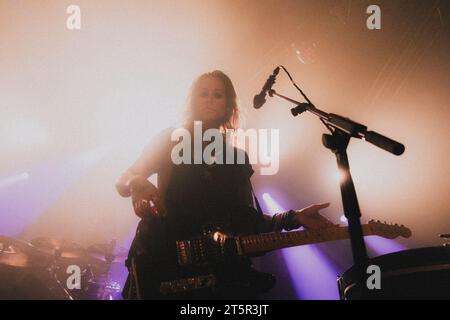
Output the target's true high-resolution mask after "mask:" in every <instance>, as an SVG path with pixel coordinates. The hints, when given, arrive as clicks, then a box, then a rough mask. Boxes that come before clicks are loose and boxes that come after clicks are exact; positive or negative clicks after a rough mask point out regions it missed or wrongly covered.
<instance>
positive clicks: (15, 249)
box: [0, 236, 42, 267]
mask: <svg viewBox="0 0 450 320" xmlns="http://www.w3.org/2000/svg"><path fill="white" fill-rule="evenodd" d="M38 255H39V254H38V252H37V250H36V248H34V247H33V245H32V244H31V243H28V242H26V241H23V240H18V239H14V238H11V237H6V236H0V264H3V265H8V266H12V267H30V266H31V265H33V264H34V263H35V262H39V261H42V259H36V258H38Z"/></svg>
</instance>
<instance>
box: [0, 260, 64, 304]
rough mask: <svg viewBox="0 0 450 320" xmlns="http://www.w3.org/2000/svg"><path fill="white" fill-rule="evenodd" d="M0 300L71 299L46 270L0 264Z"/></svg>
mask: <svg viewBox="0 0 450 320" xmlns="http://www.w3.org/2000/svg"><path fill="white" fill-rule="evenodd" d="M0 300H72V297H71V296H70V294H69V293H68V292H67V291H66V290H64V288H63V287H62V286H61V285H60V284H59V283H58V282H57V281H56V280H55V279H54V278H52V277H51V275H50V274H49V273H48V272H47V270H40V269H39V270H36V268H31V267H27V268H18V267H12V266H7V265H0Z"/></svg>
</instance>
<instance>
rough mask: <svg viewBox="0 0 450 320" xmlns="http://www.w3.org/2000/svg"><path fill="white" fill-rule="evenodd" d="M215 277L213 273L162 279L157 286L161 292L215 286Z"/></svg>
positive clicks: (178, 291) (186, 290) (169, 292)
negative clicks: (167, 279)
mask: <svg viewBox="0 0 450 320" xmlns="http://www.w3.org/2000/svg"><path fill="white" fill-rule="evenodd" d="M216 283H217V279H216V277H215V276H214V275H213V274H208V275H201V276H197V277H191V278H183V279H177V280H171V281H163V282H161V285H160V287H159V291H160V292H161V293H162V294H177V293H183V292H189V291H194V290H199V289H205V288H211V287H213V286H215V285H216Z"/></svg>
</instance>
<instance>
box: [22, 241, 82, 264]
mask: <svg viewBox="0 0 450 320" xmlns="http://www.w3.org/2000/svg"><path fill="white" fill-rule="evenodd" d="M30 242H31V244H32V245H34V246H35V247H36V248H37V249H38V250H40V251H42V252H44V253H46V254H49V255H51V256H55V257H61V258H69V259H70V258H81V257H84V256H86V250H85V249H84V248H83V247H82V246H81V245H79V244H77V243H75V242H71V241H67V240H59V239H52V238H46V237H40V238H35V239H33V240H31V241H30Z"/></svg>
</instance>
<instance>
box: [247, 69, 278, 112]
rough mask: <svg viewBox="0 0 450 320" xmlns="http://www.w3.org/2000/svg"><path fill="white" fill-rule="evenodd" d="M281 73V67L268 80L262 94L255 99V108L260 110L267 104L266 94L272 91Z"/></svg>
mask: <svg viewBox="0 0 450 320" xmlns="http://www.w3.org/2000/svg"><path fill="white" fill-rule="evenodd" d="M279 71H280V67H276V68H275V70H273V73H272V75H271V76H270V77H269V78H268V79H267V81H266V83H265V84H264V86H263V87H262V89H261V92H260V93H259V94H257V95H256V96H255V97H254V98H253V108H255V109H259V108H261V107H262V106H263V105H264V103H266V94H267V92H268V91H270V90H272V86H273V85H274V83H275V79H276V77H277V74H278V72H279Z"/></svg>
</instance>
